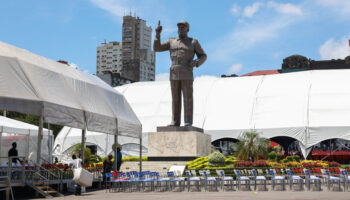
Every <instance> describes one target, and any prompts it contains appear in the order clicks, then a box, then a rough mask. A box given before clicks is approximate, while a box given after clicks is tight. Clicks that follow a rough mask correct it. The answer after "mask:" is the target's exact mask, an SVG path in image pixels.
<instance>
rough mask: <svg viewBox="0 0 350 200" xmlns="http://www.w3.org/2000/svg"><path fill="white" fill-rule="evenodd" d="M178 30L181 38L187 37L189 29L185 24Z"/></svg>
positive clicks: (180, 25) (179, 26)
mask: <svg viewBox="0 0 350 200" xmlns="http://www.w3.org/2000/svg"><path fill="white" fill-rule="evenodd" d="M177 28H178V29H177V33H178V34H179V37H185V36H187V33H188V28H187V26H186V25H185V24H179V25H178V26H177Z"/></svg>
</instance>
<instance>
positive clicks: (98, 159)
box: [89, 154, 102, 163]
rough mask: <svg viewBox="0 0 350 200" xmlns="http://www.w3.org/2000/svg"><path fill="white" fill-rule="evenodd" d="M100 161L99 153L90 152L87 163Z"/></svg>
mask: <svg viewBox="0 0 350 200" xmlns="http://www.w3.org/2000/svg"><path fill="white" fill-rule="evenodd" d="M98 162H102V158H101V157H100V156H99V155H96V154H92V155H90V159H89V163H98Z"/></svg>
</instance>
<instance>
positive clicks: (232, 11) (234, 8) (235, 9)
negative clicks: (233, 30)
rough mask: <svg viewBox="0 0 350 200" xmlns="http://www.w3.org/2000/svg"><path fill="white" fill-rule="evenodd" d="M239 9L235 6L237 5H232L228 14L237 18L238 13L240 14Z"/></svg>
mask: <svg viewBox="0 0 350 200" xmlns="http://www.w3.org/2000/svg"><path fill="white" fill-rule="evenodd" d="M240 9H241V8H240V7H239V6H238V5H237V4H233V5H232V7H231V9H230V12H231V13H232V14H233V15H234V16H238V15H239V13H240Z"/></svg>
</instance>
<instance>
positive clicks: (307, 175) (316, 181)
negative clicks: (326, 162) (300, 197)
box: [304, 169, 321, 191]
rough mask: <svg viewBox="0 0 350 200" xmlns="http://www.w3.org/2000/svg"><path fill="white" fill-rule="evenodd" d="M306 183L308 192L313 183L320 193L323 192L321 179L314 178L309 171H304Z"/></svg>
mask: <svg viewBox="0 0 350 200" xmlns="http://www.w3.org/2000/svg"><path fill="white" fill-rule="evenodd" d="M304 173H305V183H306V187H307V190H310V185H311V183H312V181H313V183H314V185H315V186H316V188H317V190H318V191H321V179H320V178H319V177H317V176H312V175H311V173H310V170H309V169H304Z"/></svg>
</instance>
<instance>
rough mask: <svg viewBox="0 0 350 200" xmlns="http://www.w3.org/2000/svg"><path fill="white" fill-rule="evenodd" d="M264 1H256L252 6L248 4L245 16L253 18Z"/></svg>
mask: <svg viewBox="0 0 350 200" xmlns="http://www.w3.org/2000/svg"><path fill="white" fill-rule="evenodd" d="M263 5H264V4H263V3H260V2H255V3H253V4H252V5H250V6H246V7H245V8H244V10H243V16H244V17H248V18H252V17H253V16H254V14H255V13H256V12H258V11H259V9H260V7H261V6H263Z"/></svg>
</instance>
